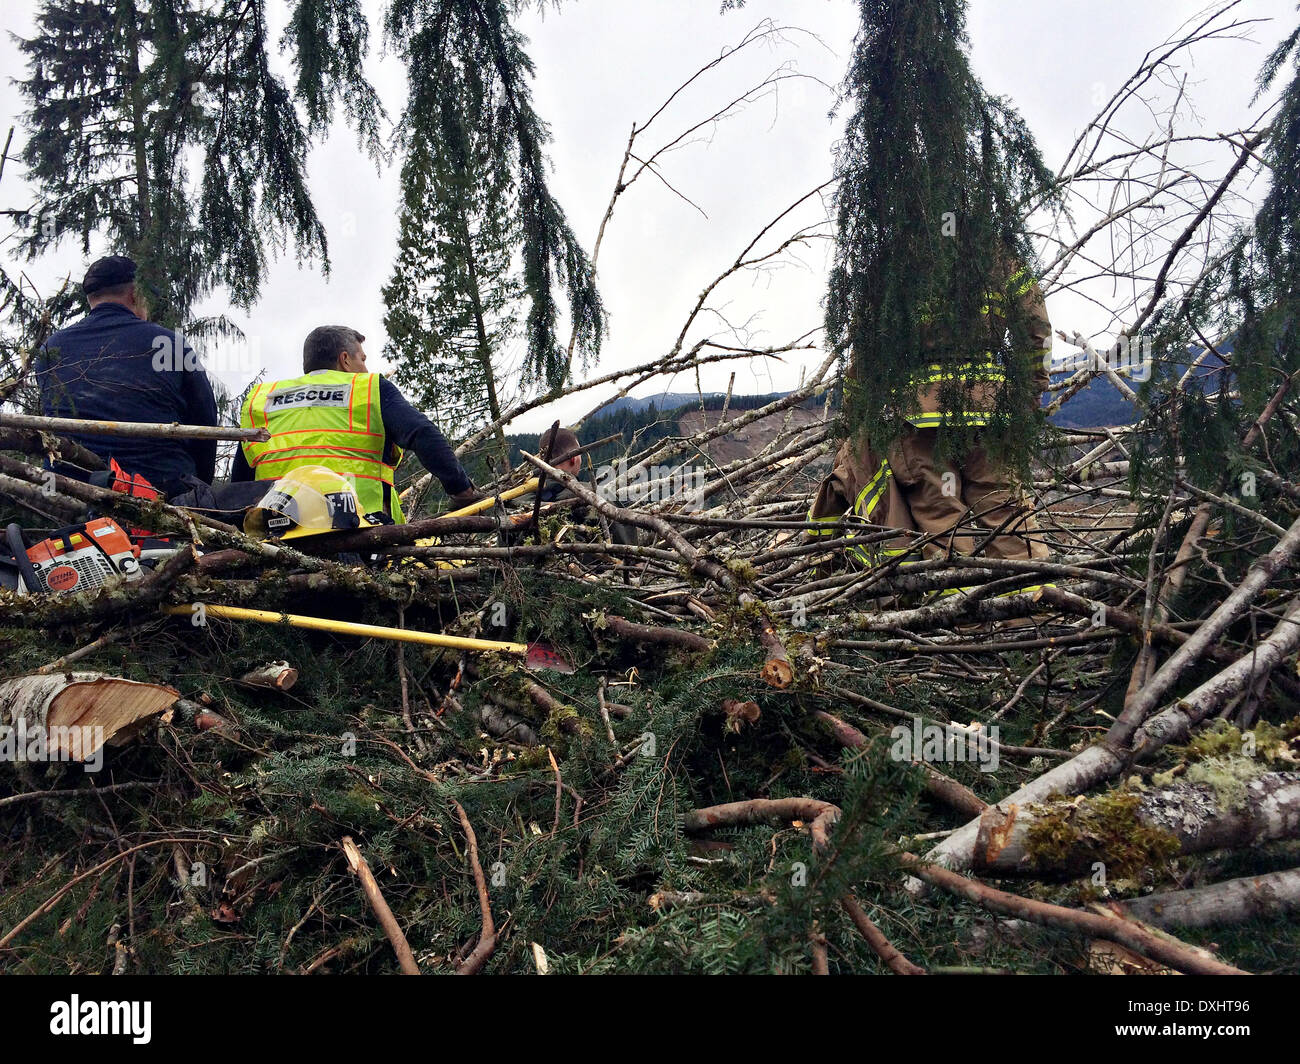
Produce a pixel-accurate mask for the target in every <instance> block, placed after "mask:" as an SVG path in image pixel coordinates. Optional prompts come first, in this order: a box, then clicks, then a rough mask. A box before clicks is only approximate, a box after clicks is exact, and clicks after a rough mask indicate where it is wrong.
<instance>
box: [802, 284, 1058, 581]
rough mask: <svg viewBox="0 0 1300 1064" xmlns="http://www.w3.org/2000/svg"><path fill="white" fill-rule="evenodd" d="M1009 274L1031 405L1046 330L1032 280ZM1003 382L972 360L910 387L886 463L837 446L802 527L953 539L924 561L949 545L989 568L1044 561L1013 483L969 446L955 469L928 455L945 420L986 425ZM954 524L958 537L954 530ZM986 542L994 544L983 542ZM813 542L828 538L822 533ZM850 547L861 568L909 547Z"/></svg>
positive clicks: (864, 446) (895, 541) (892, 542)
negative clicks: (979, 557) (863, 525)
mask: <svg viewBox="0 0 1300 1064" xmlns="http://www.w3.org/2000/svg"><path fill="white" fill-rule="evenodd" d="M1008 272H1009V273H1010V274H1011V276H1010V279H1009V283H1008V284H1007V286H1006V287H1007V289H1008V290H1009V292H1010V294H1011V295H1012V296H1013V297H1014V298H1015V299H1016V300H1018V302H1019V306H1018V308H1017V313H1018V316H1019V318H1020V319H1021V320H1022V321H1023V322H1024V323H1025V324H1024V330H1025V333H1026V335H1025V337H1024V338H1023V340H1022V343H1023V346H1024V350H1022V351H1019V352H1017V354H1020V355H1024V356H1026V357H1029V358H1031V359H1033V363H1034V369H1033V382H1034V393H1035V402H1037V401H1038V396H1039V395H1041V393H1042V392H1044V391H1045V390H1046V389H1047V388H1048V386H1049V385H1050V383H1051V378H1050V376H1049V374H1048V370H1047V363H1046V357H1045V356H1046V355H1047V352H1048V351H1049V349H1050V347H1051V337H1052V327H1051V322H1050V321H1049V320H1048V317H1047V305H1046V302H1045V301H1044V299H1043V293H1042V289H1041V288H1040V287H1039V286H1038V283H1037V282H1036V281H1035V280H1034V278H1033V276H1032V275H1031V274H1030V273H1029V272H1028V271H1027V270H1025V269H1023V268H1015V269H1012V270H1009V271H1008ZM1000 295H1001V294H1000V293H994V294H991V295H990V297H989V307H988V308H987V309H986V311H985V312H986V313H995V314H996V313H999V311H998V306H999V297H1000ZM936 344H937V338H936ZM1004 379H1005V378H1004V375H1003V374H1002V372H1001V370H1000V369H999V368H998V366H997V365H995V364H994V363H993V362H992V361H991V360H986V359H981V358H980V357H979V356H978V354H975V353H971V354H969V355H967V356H966V357H965V358H964V359H960V360H957V361H955V362H950V363H944V364H935V365H932V366H930V367H929V368H928V370H927V371H926V372H925V373H923V374H922V375H920V376H919V377H916V378H913V383H914V384H915V386H916V389H917V406H918V407H919V409H918V411H917V412H916V413H915V414H913V415H911V416H910V417H909V418H908V422H909V428H908V430H907V431H906V432H905V433H904V434H903V435H902V436H900V437H899V438H898V439H897V440H895V441H894V443H893V444H892V445H891V446H890V447H889V448H888V451H887V452H886V453H885V454H876V453H875V452H874V451H873V450H872V448H871V447H870V445H869V444H868V443H867V442H866V441H865V440H846V441H845V442H844V444H843V445H842V446H841V447H840V450H839V452H838V454H837V455H836V457H835V462H834V465H833V467H832V470H831V473H830V475H829V476H828V477H827V478H826V479H825V480H823V481H822V484H821V486H820V488H819V490H818V492H817V495H816V497H815V498H814V499H813V504H812V506H811V507H810V508H809V510H808V519H809V521H812V522H817V523H823V522H824V523H833V522H836V521H839V520H840V519H841V518H842V517H843V516H844V515H846V514H847V515H851V516H854V517H858V518H861V519H862V520H863V521H865V522H868V523H869V524H873V525H880V526H884V527H886V528H895V529H900V530H902V531H907V532H922V533H952V535H951V536H945V537H944V539H943V541H942V543H941V544H940V543H932V544H931V545H930V546H929V547H928V548H927V553H931V554H934V553H938V552H939V551H941V550H947V549H948V547H949V544H950V543H951V547H952V549H954V550H956V551H958V552H959V553H963V554H968V553H970V552H972V551H973V550H974V549H975V546H976V544H977V543H982V546H981V553H982V554H983V555H985V556H986V557H989V558H1008V559H1031V558H1033V559H1043V558H1046V557H1048V555H1049V553H1050V552H1049V550H1048V547H1047V544H1046V542H1045V541H1044V540H1043V538H1042V535H1041V533H1040V532H1039V530H1038V525H1037V523H1036V522H1035V521H1034V518H1033V516H1032V513H1031V512H1030V508H1029V506H1028V504H1027V501H1026V499H1025V495H1024V492H1023V490H1022V489H1021V487H1020V485H1019V484H1018V483H1017V482H1016V478H1015V476H1014V474H1013V473H1012V471H1011V470H1010V469H1008V468H1007V467H1006V466H1004V465H1003V464H1002V463H1000V462H998V461H996V460H994V458H993V457H992V456H991V455H990V454H989V452H988V451H987V450H986V449H985V448H984V447H983V446H980V444H979V439H978V437H977V438H976V446H974V447H973V448H971V449H970V450H969V451H968V452H967V453H966V455H965V456H964V458H963V459H962V460H961V461H960V462H953V461H941V460H940V459H939V458H938V456H937V453H936V452H937V449H938V434H939V427H940V425H941V424H943V422H944V421H945V419H949V418H951V419H953V421H954V423H958V424H965V425H970V426H976V427H978V426H982V425H987V424H988V423H989V421H990V419H991V417H992V411H993V410H994V407H995V404H996V401H997V398H998V389H999V387H1000V386H1001V384H1002V382H1003V380H1004ZM953 380H957V381H960V382H961V383H962V384H963V385H964V389H963V391H964V393H965V396H966V398H965V402H964V406H963V408H962V409H958V410H950V409H946V408H945V406H944V403H943V398H942V395H943V392H944V385H945V383H950V382H951V381H953ZM963 523H965V524H966V525H967V527H966V528H962V529H960V530H959V526H961V525H963ZM993 532H996V533H997V534H996V535H990V534H991V533H993ZM812 534H813V535H823V534H827V535H834V534H836V533H835V530H834V529H829V528H828V529H825V530H821V529H817V530H814V531H813V533H812ZM841 534H843V533H841ZM848 534H849V535H850V536H851V537H853V533H852V532H850V533H848ZM853 538H859V539H860V541H861V543H860V545H858V544H853V543H850V545H849V552H850V554H851V555H852V556H854V557H856V558H858V560H860V561H863V562H865V563H867V564H871V563H872V562H875V561H879V560H882V559H883V558H886V557H889V556H893V555H897V554H900V553H903V552H905V551H906V550H907V546H908V541H909V539H910V537H907V536H899V537H886V538H883V539H881V538H880V537H878V536H873V537H871V539H870V540H867V539H866V537H865V536H858V537H853ZM985 540H987V541H986V542H985Z"/></svg>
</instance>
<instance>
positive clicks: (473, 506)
mask: <svg viewBox="0 0 1300 1064" xmlns="http://www.w3.org/2000/svg"><path fill="white" fill-rule="evenodd" d="M540 483H541V478H540V477H533V478H532V479H531V480H525V481H524V482H523V483H522V484H520V485H519V487H517V488H511V489H510V490H509V491H503V492H502V493H501V494H500V495H490V496H488V497H487V498H486V499H479V501H478V502H472V503H470V504H469V505H468V506H466V507H465V508H464V509H463V510H452V512H451V513H449V514H439V515H438V516H439V517H473V516H474V515H475V514H481V513H482V512H483V511H484V510H490V509H492V507H494V506H495V505H496V504H497V500H498V499H500V500H501V501H502V502H509V501H510V500H511V499H517V498H519V496H520V495H528V494H530V493H531V492H534V491H536V490H537V485H538V484H540Z"/></svg>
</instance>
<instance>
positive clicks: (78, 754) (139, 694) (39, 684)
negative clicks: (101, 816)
mask: <svg viewBox="0 0 1300 1064" xmlns="http://www.w3.org/2000/svg"><path fill="white" fill-rule="evenodd" d="M179 697H180V692H179V691H177V690H175V689H174V688H171V687H166V686H164V685H163V684H153V683H139V682H137V681H135V680H124V679H122V678H120V677H117V676H104V675H103V674H101V673H97V672H70V673H56V674H47V675H43V676H42V675H37V676H19V677H16V678H14V679H10V680H0V729H3V733H2V734H0V743H2V742H3V740H4V739H5V738H6V737H8V738H9V740H10V741H11V742H16V743H17V744H18V745H21V746H22V748H23V750H24V751H25V750H27V749H29V748H30V744H31V743H32V742H33V737H35V736H36V735H38V734H40V735H41V739H40V742H41V743H42V744H43V745H44V746H45V749H46V750H47V756H48V758H49V759H50V760H77V761H86V760H88V759H89V758H91V757H93V756H94V755H95V754H96V753H97V752H98V751H99V749H100V747H102V746H103V745H104V744H105V743H106V742H112V743H113V745H115V746H116V745H120V744H121V743H123V742H125V741H127V740H128V739H130V738H132V737H133V736H134V735H135V734H136V733H137V732H138V731H139V730H140V728H141V726H142V725H141V722H142V721H145V720H148V719H149V718H151V717H156V716H158V715H159V714H161V713H163V712H164V711H166V710H167V709H168V708H169V707H170V706H171V705H172V704H173V703H175V701H176V700H177V699H178V698H179ZM9 729H13V730H12V731H10V730H9ZM24 736H25V740H24ZM14 753H15V755H17V749H15V751H14ZM13 759H14V758H10V757H6V758H5V760H13Z"/></svg>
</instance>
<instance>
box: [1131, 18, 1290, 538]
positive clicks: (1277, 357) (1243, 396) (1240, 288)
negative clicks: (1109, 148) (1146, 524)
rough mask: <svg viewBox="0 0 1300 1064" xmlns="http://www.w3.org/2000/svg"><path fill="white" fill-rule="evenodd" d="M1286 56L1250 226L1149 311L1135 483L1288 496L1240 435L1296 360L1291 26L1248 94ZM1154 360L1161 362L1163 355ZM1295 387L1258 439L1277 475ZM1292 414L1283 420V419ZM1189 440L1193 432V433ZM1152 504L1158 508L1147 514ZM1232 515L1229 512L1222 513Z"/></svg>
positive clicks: (1252, 497) (1264, 86) (1267, 498)
mask: <svg viewBox="0 0 1300 1064" xmlns="http://www.w3.org/2000/svg"><path fill="white" fill-rule="evenodd" d="M1288 61H1290V63H1291V66H1292V69H1293V74H1292V77H1291V80H1290V81H1289V82H1288V83H1287V84H1286V86H1285V87H1284V88H1283V89H1282V92H1281V94H1280V97H1279V99H1278V104H1277V113H1276V114H1275V116H1274V117H1273V120H1272V122H1271V124H1270V125H1269V127H1268V129H1267V132H1266V138H1265V140H1264V143H1263V144H1262V146H1261V147H1260V148H1259V150H1258V154H1259V155H1260V157H1261V158H1262V159H1263V162H1264V164H1265V167H1264V168H1265V169H1266V171H1267V173H1268V178H1269V185H1268V191H1267V193H1266V194H1265V197H1264V200H1263V203H1262V204H1261V206H1260V208H1259V210H1258V212H1257V213H1256V215H1255V218H1254V224H1253V226H1250V227H1249V228H1247V229H1244V230H1242V231H1240V232H1238V233H1237V234H1236V236H1235V238H1234V239H1233V240H1231V241H1230V242H1229V243H1228V244H1227V245H1226V247H1224V248H1223V249H1221V251H1220V252H1219V254H1218V255H1217V256H1216V257H1215V258H1213V259H1212V260H1211V261H1210V262H1209V264H1208V265H1207V267H1206V268H1205V269H1204V270H1203V271H1202V274H1201V276H1200V277H1199V278H1198V280H1197V283H1196V284H1194V285H1192V286H1191V287H1190V289H1189V290H1188V291H1187V292H1185V293H1183V294H1181V295H1179V296H1177V297H1172V298H1169V299H1166V300H1165V301H1164V303H1163V304H1162V305H1161V306H1160V308H1159V310H1158V311H1157V312H1156V313H1155V314H1154V315H1153V317H1152V324H1151V346H1152V348H1153V350H1155V351H1156V352H1163V353H1165V358H1164V359H1157V365H1156V370H1157V372H1156V373H1155V374H1154V375H1153V376H1152V379H1151V380H1150V381H1148V382H1147V383H1146V384H1145V385H1144V386H1143V389H1142V395H1143V398H1144V400H1145V401H1146V403H1147V404H1148V407H1149V409H1150V410H1151V416H1150V419H1149V420H1150V424H1151V426H1152V428H1153V429H1155V430H1157V431H1153V432H1151V433H1148V434H1147V435H1146V437H1145V438H1144V440H1143V441H1142V442H1143V446H1142V447H1141V448H1139V449H1137V450H1135V451H1134V454H1133V459H1134V465H1133V470H1132V472H1133V477H1134V481H1135V483H1138V484H1143V485H1145V486H1147V487H1148V488H1150V489H1153V490H1156V489H1159V488H1162V487H1167V485H1168V484H1169V482H1170V481H1171V479H1172V478H1173V477H1174V476H1175V474H1177V475H1179V476H1182V477H1184V478H1186V479H1187V480H1189V481H1191V482H1192V483H1195V484H1198V485H1201V486H1204V487H1207V488H1209V489H1210V490H1213V491H1215V492H1219V491H1222V490H1224V489H1225V487H1226V488H1227V489H1229V490H1232V491H1234V493H1235V492H1236V488H1237V486H1238V478H1239V477H1244V478H1245V479H1244V483H1247V484H1249V485H1251V488H1250V490H1242V491H1241V492H1240V494H1241V496H1242V499H1243V501H1244V502H1245V504H1246V505H1248V506H1250V507H1252V508H1260V507H1262V508H1265V509H1271V508H1272V507H1273V506H1275V505H1277V504H1279V503H1281V505H1282V511H1283V512H1282V514H1281V515H1280V517H1281V519H1286V520H1289V517H1286V514H1287V513H1289V504H1286V503H1285V501H1284V500H1280V499H1278V498H1277V493H1276V491H1275V490H1265V489H1264V488H1263V486H1262V485H1261V486H1259V488H1258V490H1256V488H1255V486H1254V476H1255V470H1256V469H1257V464H1258V461H1259V460H1258V458H1256V457H1253V456H1251V455H1250V454H1248V453H1246V452H1245V451H1243V449H1242V446H1241V442H1242V440H1243V438H1244V437H1245V436H1246V434H1247V432H1248V430H1249V429H1250V428H1251V426H1252V425H1253V424H1254V423H1255V422H1256V421H1257V419H1258V418H1259V417H1260V415H1261V414H1262V413H1263V412H1264V410H1265V408H1266V406H1267V404H1268V403H1269V401H1270V399H1271V398H1272V396H1273V395H1274V393H1275V392H1276V391H1277V390H1278V387H1279V385H1281V384H1282V383H1283V382H1284V381H1285V380H1288V379H1291V378H1294V376H1295V375H1296V374H1297V372H1300V327H1298V325H1297V322H1298V320H1300V28H1297V29H1296V30H1295V31H1293V32H1292V33H1291V34H1290V35H1289V36H1288V37H1286V38H1285V39H1284V40H1283V41H1282V42H1281V43H1280V44H1279V45H1278V46H1277V47H1276V48H1275V49H1274V51H1273V52H1272V53H1271V54H1270V55H1269V57H1268V59H1267V60H1266V61H1265V63H1264V65H1263V67H1262V68H1261V70H1260V74H1259V79H1258V91H1257V93H1256V99H1258V98H1259V96H1261V95H1262V94H1263V93H1265V92H1266V91H1268V90H1269V89H1270V88H1271V87H1272V85H1273V84H1274V83H1275V81H1276V80H1277V77H1278V75H1279V73H1281V71H1282V70H1283V68H1284V67H1285V66H1286V64H1287V63H1288ZM1207 342H1210V343H1213V344H1214V345H1215V351H1216V353H1217V355H1219V356H1221V357H1222V359H1223V360H1224V362H1225V363H1226V369H1220V368H1219V367H1218V364H1219V359H1218V358H1211V359H1210V361H1209V369H1208V370H1206V371H1203V372H1202V374H1201V379H1200V380H1199V381H1197V382H1196V383H1195V384H1194V386H1191V387H1187V388H1184V389H1181V390H1176V389H1174V388H1173V387H1172V385H1173V384H1174V383H1175V382H1176V381H1177V380H1178V378H1180V377H1181V376H1182V375H1183V373H1184V371H1185V369H1186V363H1187V362H1188V361H1189V356H1188V352H1197V351H1199V350H1201V349H1203V348H1204V346H1205V344H1206V343H1207ZM1162 363H1163V364H1162ZM1294 397H1295V390H1294V387H1292V389H1291V392H1290V394H1289V395H1288V396H1286V400H1285V402H1284V403H1283V407H1282V411H1281V415H1280V416H1275V417H1273V418H1271V420H1269V421H1268V422H1267V423H1266V425H1265V428H1264V439H1263V441H1262V443H1261V444H1260V445H1259V447H1258V448H1255V450H1257V451H1258V452H1259V453H1262V454H1263V455H1265V456H1266V459H1267V462H1268V465H1269V466H1271V468H1272V471H1277V472H1282V473H1283V474H1284V475H1286V473H1287V471H1288V470H1291V469H1293V468H1295V465H1296V463H1297V462H1298V461H1300V440H1298V439H1297V437H1296V433H1295V431H1294V428H1293V427H1291V425H1293V424H1294V416H1295V414H1294V411H1295V398H1294ZM1288 421H1290V423H1291V425H1288ZM1193 441H1194V442H1193ZM1157 516H1158V515H1157ZM1228 520H1231V515H1228Z"/></svg>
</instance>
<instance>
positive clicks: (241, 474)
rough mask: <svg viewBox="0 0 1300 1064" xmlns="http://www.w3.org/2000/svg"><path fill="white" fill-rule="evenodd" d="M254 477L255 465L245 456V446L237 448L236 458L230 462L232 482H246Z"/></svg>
mask: <svg viewBox="0 0 1300 1064" xmlns="http://www.w3.org/2000/svg"><path fill="white" fill-rule="evenodd" d="M252 479H253V467H252V466H250V465H249V464H248V459H247V458H245V457H244V448H243V446H242V445H241V446H238V447H236V448H235V460H234V461H233V462H231V463H230V483H232V484H244V483H246V482H248V481H250V480H252Z"/></svg>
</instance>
